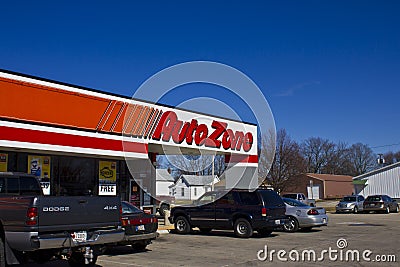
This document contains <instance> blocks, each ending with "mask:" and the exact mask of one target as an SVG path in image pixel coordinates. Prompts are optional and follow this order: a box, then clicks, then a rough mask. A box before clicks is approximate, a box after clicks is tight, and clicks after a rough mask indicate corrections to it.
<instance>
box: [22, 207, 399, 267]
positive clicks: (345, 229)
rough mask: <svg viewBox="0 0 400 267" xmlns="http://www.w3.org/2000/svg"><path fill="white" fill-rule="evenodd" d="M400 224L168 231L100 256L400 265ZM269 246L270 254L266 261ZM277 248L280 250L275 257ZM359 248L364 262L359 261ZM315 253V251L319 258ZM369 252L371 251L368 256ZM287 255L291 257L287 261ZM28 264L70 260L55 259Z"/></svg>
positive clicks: (369, 218)
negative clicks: (138, 247)
mask: <svg viewBox="0 0 400 267" xmlns="http://www.w3.org/2000/svg"><path fill="white" fill-rule="evenodd" d="M399 222H400V214H394V213H392V214H329V225H328V226H327V227H323V228H316V229H315V230H312V231H311V232H297V233H285V232H274V233H273V234H272V235H271V236H270V237H264V238H261V237H258V236H254V237H252V238H249V239H240V238H236V237H235V236H234V234H233V232H232V231H213V232H211V233H210V234H200V233H199V232H197V231H193V233H192V234H189V235H177V234H173V233H169V234H168V233H164V234H161V235H160V237H159V238H158V239H157V240H156V241H155V242H153V244H151V245H149V246H148V249H147V250H146V251H143V252H135V251H133V250H132V249H131V248H130V247H127V246H126V247H117V248H115V249H113V250H112V251H110V252H109V253H107V254H106V255H102V256H100V257H99V259H98V261H97V266H104V267H108V266H109V267H117V266H118V267H122V266H267V265H271V261H272V264H274V265H277V266H284V265H285V266H286V265H292V266H310V265H314V266H321V265H324V266H344V265H346V266H398V261H400V249H399V246H398V242H399V238H400V234H399V230H400V227H399ZM339 239H341V240H339ZM338 240H339V243H338ZM346 244H347V246H346ZM266 246H267V247H266ZM266 249H267V254H268V257H267V258H266V259H264V258H265V250H266ZM272 250H275V251H274V252H273V253H272V258H270V257H269V256H270V255H271V251H272ZM279 250H282V251H284V252H285V254H284V252H280V253H281V254H280V258H281V259H278V251H279ZM324 250H326V252H323V251H324ZM329 250H330V252H329ZM335 250H336V252H335ZM355 250H357V251H358V253H359V258H360V260H357V257H356V255H357V254H356V252H354V251H355ZM310 251H314V252H315V261H314V260H313V254H312V252H310ZM369 251H370V252H369ZM296 252H297V253H298V255H299V256H298V258H297V254H296ZM353 252H354V253H355V254H353ZM329 253H331V254H329ZM363 253H366V254H365V255H364V258H363ZM303 254H304V260H303V258H302V255H303ZM341 254H342V256H341ZM346 255H347V259H348V261H346ZM352 255H354V260H353V258H352ZM377 256H378V258H377ZM393 256H394V257H395V258H393ZM309 257H310V258H309ZM335 257H336V259H335ZM284 259H286V260H287V261H286V262H285V261H282V260H284ZM293 259H294V260H295V261H292V260H293ZM367 260H370V261H369V262H368V261H367ZM378 260H386V261H391V262H378ZM394 260H396V262H394ZM25 266H68V264H67V263H66V262H65V261H53V262H50V263H47V264H45V265H25Z"/></svg>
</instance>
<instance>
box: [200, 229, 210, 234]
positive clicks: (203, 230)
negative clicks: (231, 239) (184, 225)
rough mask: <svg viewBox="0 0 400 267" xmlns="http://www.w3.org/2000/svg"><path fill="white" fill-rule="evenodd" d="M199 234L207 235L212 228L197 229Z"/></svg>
mask: <svg viewBox="0 0 400 267" xmlns="http://www.w3.org/2000/svg"><path fill="white" fill-rule="evenodd" d="M199 229H200V232H202V233H203V234H208V233H209V232H211V231H212V228H199Z"/></svg>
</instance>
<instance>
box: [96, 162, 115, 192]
mask: <svg viewBox="0 0 400 267" xmlns="http://www.w3.org/2000/svg"><path fill="white" fill-rule="evenodd" d="M116 166H117V163H116V162H115V161H103V160H100V161H99V195H100V196H115V195H117V167H116Z"/></svg>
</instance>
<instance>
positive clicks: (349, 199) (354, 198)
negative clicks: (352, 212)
mask: <svg viewBox="0 0 400 267" xmlns="http://www.w3.org/2000/svg"><path fill="white" fill-rule="evenodd" d="M341 201H343V202H354V201H356V197H344V198H343V199H342V200H341Z"/></svg>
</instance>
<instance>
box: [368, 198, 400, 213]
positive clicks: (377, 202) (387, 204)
mask: <svg viewBox="0 0 400 267" xmlns="http://www.w3.org/2000/svg"><path fill="white" fill-rule="evenodd" d="M363 209H364V212H370V211H382V212H385V213H390V212H399V204H398V203H397V201H396V200H394V199H392V198H391V197H389V196H387V195H372V196H368V197H367V198H366V199H365V201H364V206H363Z"/></svg>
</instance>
